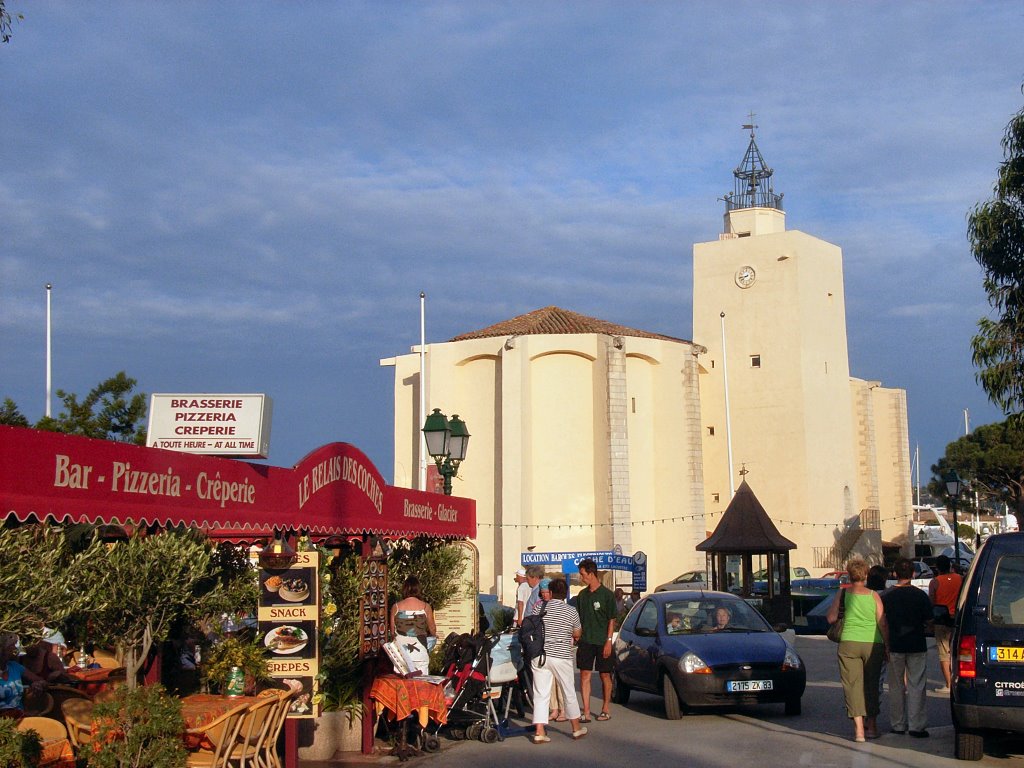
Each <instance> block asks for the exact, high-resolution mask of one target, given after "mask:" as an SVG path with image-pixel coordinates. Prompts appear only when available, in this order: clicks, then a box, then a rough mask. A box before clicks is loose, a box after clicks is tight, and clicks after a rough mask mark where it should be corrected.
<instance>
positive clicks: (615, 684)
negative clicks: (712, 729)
mask: <svg viewBox="0 0 1024 768" xmlns="http://www.w3.org/2000/svg"><path fill="white" fill-rule="evenodd" d="M614 654H615V670H614V672H613V674H612V699H613V701H615V702H616V703H618V704H625V703H626V702H628V701H629V694H630V691H631V690H633V689H636V690H641V691H646V692H648V693H654V694H660V695H661V696H663V697H664V699H665V716H666V717H667V718H668V719H669V720H678V719H679V718H680V717H681V716H682V713H683V711H685V710H686V709H690V708H694V707H721V706H734V705H740V704H754V703H757V704H766V703H782V704H784V705H785V710H786V714H787V715H798V714H800V698H801V697H802V696H803V693H804V688H805V686H806V684H807V671H806V669H805V668H804V663H803V660H802V659H801V658H800V656H799V655H798V654H797V652H796V651H795V650H794V649H793V647H792V646H790V645H789V643H787V642H786V640H785V638H783V637H782V635H780V634H779V633H778V632H776V631H775V630H774V629H773V628H772V627H771V626H770V625H769V624H768V622H767V621H765V619H764V617H762V616H761V614H760V613H758V612H757V611H756V610H755V609H754V608H752V607H751V606H750V605H749V604H747V603H746V602H745V601H744V600H743V599H741V598H739V597H737V596H736V595H732V594H729V593H727V592H710V591H703V590H687V591H676V592H657V593H655V594H653V595H650V596H648V597H647V598H645V599H644V600H642V601H641V602H639V603H637V604H636V605H635V606H633V608H632V610H630V612H629V615H628V616H626V619H625V621H623V622H622V627H621V629H620V630H619V634H618V636H617V637H616V640H615V644H614Z"/></svg>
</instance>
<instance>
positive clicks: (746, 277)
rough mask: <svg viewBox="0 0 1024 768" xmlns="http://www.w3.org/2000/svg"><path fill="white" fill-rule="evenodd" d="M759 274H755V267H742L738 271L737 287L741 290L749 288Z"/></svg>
mask: <svg viewBox="0 0 1024 768" xmlns="http://www.w3.org/2000/svg"><path fill="white" fill-rule="evenodd" d="M756 277H757V274H756V273H755V272H754V268H753V267H740V268H739V269H738V270H736V285H738V286H739V287H740V288H749V287H750V286H752V285H753V284H754V278H756Z"/></svg>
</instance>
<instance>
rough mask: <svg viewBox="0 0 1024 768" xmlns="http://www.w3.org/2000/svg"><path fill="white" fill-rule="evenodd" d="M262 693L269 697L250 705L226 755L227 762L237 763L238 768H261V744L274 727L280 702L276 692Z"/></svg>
mask: <svg viewBox="0 0 1024 768" xmlns="http://www.w3.org/2000/svg"><path fill="white" fill-rule="evenodd" d="M264 693H265V694H269V695H264V696H261V697H260V700H259V701H257V702H256V703H255V704H252V705H250V707H249V711H248V712H246V713H245V716H244V717H243V718H242V725H241V726H240V727H239V729H238V738H237V739H236V740H235V744H234V745H233V746H232V747H231V753H230V754H229V755H228V760H229V761H230V762H232V763H234V762H236V761H237V762H238V765H239V768H246V766H257V767H258V768H263V760H262V750H263V743H264V741H266V739H267V734H268V733H269V732H270V730H271V728H272V727H273V725H274V720H275V718H276V717H277V714H278V704H279V703H280V701H281V697H280V695H279V692H278V691H264Z"/></svg>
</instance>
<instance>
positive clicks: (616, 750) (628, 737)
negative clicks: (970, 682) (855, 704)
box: [409, 636, 1024, 768]
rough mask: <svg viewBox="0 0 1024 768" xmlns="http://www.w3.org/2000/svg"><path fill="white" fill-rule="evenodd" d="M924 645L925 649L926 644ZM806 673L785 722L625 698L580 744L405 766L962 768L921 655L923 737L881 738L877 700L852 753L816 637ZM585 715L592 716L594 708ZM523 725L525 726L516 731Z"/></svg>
mask: <svg viewBox="0 0 1024 768" xmlns="http://www.w3.org/2000/svg"><path fill="white" fill-rule="evenodd" d="M929 642H930V641H929ZM796 647H797V650H798V651H799V653H800V654H801V656H802V657H803V659H804V662H805V663H806V665H807V670H808V685H807V691H806V693H805V694H804V697H803V713H802V714H801V715H799V716H796V717H786V716H785V715H784V714H783V711H782V710H783V708H782V705H781V704H777V705H765V706H763V707H746V708H741V709H738V710H720V711H719V710H716V711H714V712H703V711H702V712H701V713H700V714H688V715H684V717H683V718H682V719H681V720H678V721H671V722H670V721H668V720H666V719H665V716H664V710H663V708H662V701H661V698H660V697H656V696H649V695H646V694H640V693H636V692H633V694H632V696H631V697H630V702H629V704H628V705H626V706H617V705H612V719H611V720H610V721H608V722H602V723H598V722H592V723H591V724H590V725H589V726H588V727H589V731H590V732H589V734H588V735H587V736H586V737H585V738H583V739H581V740H579V741H573V739H572V736H571V733H572V731H571V729H570V728H569V727H568V725H569V724H568V723H555V724H552V725H551V726H550V727H549V734H550V735H551V742H550V743H548V744H533V743H532V742H531V741H530V739H529V737H528V735H527V734H526V733H523V734H520V735H514V736H510V737H508V738H507V739H505V740H504V741H499V742H497V743H495V744H484V743H482V742H479V741H474V742H469V741H461V742H458V741H450V740H448V739H444V738H442V740H441V750H440V752H437V753H434V754H431V755H425V756H423V757H417V758H414V761H413V762H410V763H409V765H410V766H415V764H417V763H418V764H420V765H422V766H424V768H426V766H427V765H431V766H442V765H443V766H445V767H446V768H449V767H450V768H460V767H461V766H465V767H466V768H470V766H472V767H473V768H478V766H480V765H489V766H506V765H507V766H524V765H531V764H532V765H539V766H550V765H558V766H559V767H560V768H576V766H579V767H580V768H583V767H584V766H587V767H588V768H593V767H594V766H612V765H614V766H647V765H659V766H660V765H675V764H680V765H685V766H687V768H705V767H706V768H736V766H783V765H785V766H814V767H815V768H832V767H835V768H846V767H847V766H849V767H851V768H868V766H870V767H871V768H875V767H876V766H894V767H898V768H925V767H926V766H927V767H928V768H933V767H934V766H940V767H941V766H957V765H959V766H966V765H969V763H963V762H961V761H958V760H956V759H955V758H954V757H953V727H952V725H951V722H950V713H949V699H948V695H941V694H938V693H935V692H933V691H932V690H931V689H932V688H934V687H937V686H939V685H941V684H942V675H941V672H940V670H939V664H938V659H937V657H936V656H935V651H934V648H932V647H930V648H929V671H928V684H929V693H928V726H929V727H928V730H929V732H930V733H931V736H930V738H927V739H917V738H912V737H910V736H906V735H897V734H892V733H890V732H889V719H888V697H887V694H886V695H885V696H883V699H882V713H881V716H880V718H879V730H880V731H881V732H882V734H883V735H882V736H881V738H879V739H877V740H874V741H868V742H866V743H863V744H857V743H855V742H854V741H853V740H852V733H853V727H852V724H851V723H850V721H849V720H848V719H847V718H846V714H845V708H844V705H843V692H842V688H841V686H840V684H839V671H838V665H837V662H836V656H835V653H836V646H835V644H833V643H831V642H829V640H828V639H826V638H825V637H824V636H807V637H797V639H796ZM592 709H593V711H595V712H596V711H599V710H600V702H599V701H596V700H595V702H594V704H593V706H592ZM516 724H518V725H526V723H516ZM985 751H986V754H985V757H984V758H983V760H982V761H981V762H980V763H974V765H978V766H1007V768H1009V767H1010V766H1013V767H1014V768H1019V767H1020V766H1024V740H1019V739H998V740H992V739H989V740H987V741H986V746H985Z"/></svg>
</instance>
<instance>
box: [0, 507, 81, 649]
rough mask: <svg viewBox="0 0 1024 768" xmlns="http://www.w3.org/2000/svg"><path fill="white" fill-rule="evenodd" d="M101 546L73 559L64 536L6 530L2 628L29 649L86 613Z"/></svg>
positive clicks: (2, 533) (45, 529) (37, 528)
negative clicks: (51, 629)
mask: <svg viewBox="0 0 1024 768" xmlns="http://www.w3.org/2000/svg"><path fill="white" fill-rule="evenodd" d="M100 548H101V547H100V545H99V544H96V545H93V546H92V547H88V548H86V549H84V550H83V551H81V552H79V553H78V554H73V553H72V552H71V550H70V548H69V547H68V544H67V541H66V538H65V536H64V533H63V532H62V531H61V530H60V529H58V528H52V527H50V526H47V525H23V526H20V527H17V528H8V527H3V528H0V551H3V553H4V560H5V562H4V567H3V568H0V627H3V630H4V631H5V632H14V633H16V634H18V635H20V636H21V637H22V640H23V642H25V644H26V645H29V644H31V641H32V640H34V639H38V638H40V637H41V636H42V634H43V626H44V625H46V626H51V627H55V626H57V625H58V624H60V623H62V622H63V621H64V619H66V618H67V617H68V616H69V615H71V614H73V613H74V612H75V611H77V610H80V609H81V608H82V607H83V606H84V605H85V604H86V603H87V602H88V600H89V590H88V589H81V588H79V587H78V586H77V585H80V584H86V583H88V581H89V579H91V578H92V575H93V573H94V572H95V566H94V565H93V564H94V563H95V562H96V559H97V556H98V554H99V552H100Z"/></svg>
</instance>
